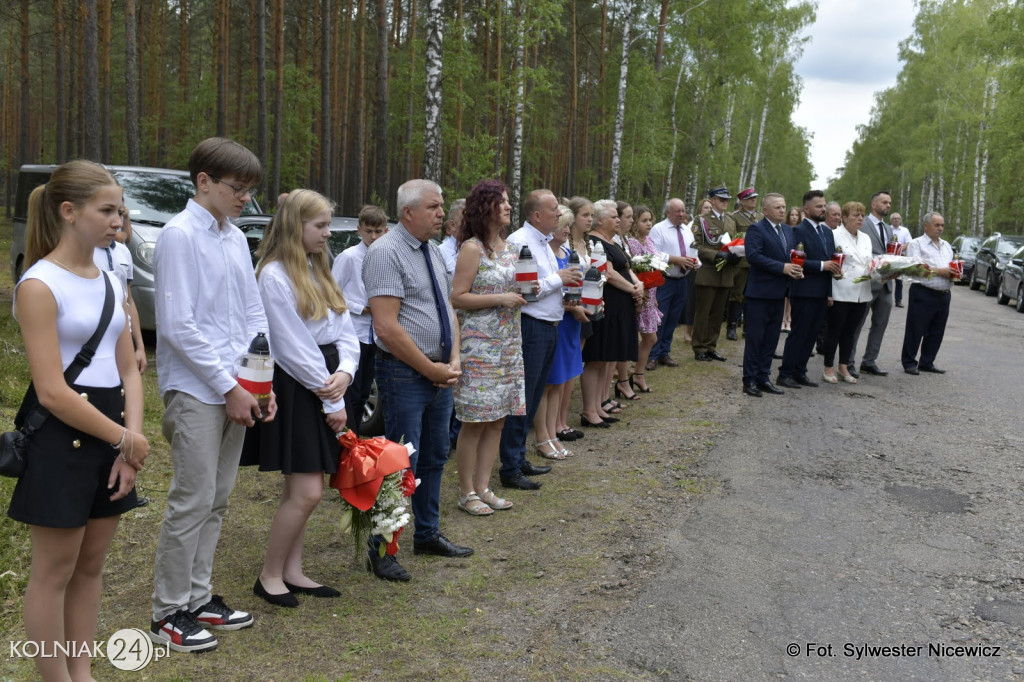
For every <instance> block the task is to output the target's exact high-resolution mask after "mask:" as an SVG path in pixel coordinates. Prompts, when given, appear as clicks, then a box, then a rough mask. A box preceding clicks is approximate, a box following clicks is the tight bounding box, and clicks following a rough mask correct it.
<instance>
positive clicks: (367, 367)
mask: <svg viewBox="0 0 1024 682" xmlns="http://www.w3.org/2000/svg"><path fill="white" fill-rule="evenodd" d="M356 229H357V231H358V232H359V239H360V241H359V243H358V244H356V245H355V246H350V247H349V248H347V249H345V250H344V251H342V252H341V253H340V254H338V257H337V258H335V259H334V265H333V266H332V268H331V274H332V275H333V276H334V281H335V282H337V283H338V288H339V289H341V293H343V294H344V295H345V303H347V304H348V311H349V314H350V317H351V318H352V326H353V327H354V328H355V330H356V335H357V336H358V337H359V366H358V368H357V369H356V374H355V377H353V379H352V383H351V384H349V387H348V390H347V391H346V392H345V409H346V411H347V412H348V427H349V428H350V429H352V430H353V431H355V432H356V433H359V428H360V425H361V422H362V416H363V407H364V406H365V405H366V400H367V398H369V396H370V388H371V386H372V385H373V374H374V372H373V366H374V361H375V359H376V354H377V347H376V345H374V343H373V315H371V314H370V304H369V303H368V302H367V299H366V287H365V286H363V259H364V258H366V250H367V249H368V248H370V245H371V244H373V243H374V242H375V241H377V239H379V238H380V237H382V236H383V235H384V234H385V233H386V232H387V231H388V217H387V214H385V213H384V211H383V209H381V208H380V207H378V206H365V207H364V208H363V210H361V211H359V225H358V227H357V228H356ZM360 435H362V434H360Z"/></svg>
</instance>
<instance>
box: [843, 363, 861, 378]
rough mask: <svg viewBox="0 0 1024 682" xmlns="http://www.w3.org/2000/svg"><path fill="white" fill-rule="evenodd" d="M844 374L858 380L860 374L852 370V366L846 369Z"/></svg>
mask: <svg viewBox="0 0 1024 682" xmlns="http://www.w3.org/2000/svg"><path fill="white" fill-rule="evenodd" d="M846 373H847V374H849V375H850V376H851V377H853V378H854V379H860V372H858V371H857V370H856V369H854V367H853V365H852V364H851V365H850V366H849V367H847V368H846Z"/></svg>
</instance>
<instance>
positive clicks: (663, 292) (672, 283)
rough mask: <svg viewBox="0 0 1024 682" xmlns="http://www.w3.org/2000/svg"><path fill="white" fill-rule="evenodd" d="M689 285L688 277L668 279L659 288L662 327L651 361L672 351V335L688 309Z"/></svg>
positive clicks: (657, 293) (659, 329) (652, 351)
mask: <svg viewBox="0 0 1024 682" xmlns="http://www.w3.org/2000/svg"><path fill="white" fill-rule="evenodd" d="M687 284H688V283H687V281H686V277H680V278H679V279H672V278H671V277H666V278H665V283H664V284H662V285H661V286H660V287H658V291H657V292H656V295H657V297H658V310H660V311H661V314H662V315H663V317H662V318H661V326H660V327H658V342H657V343H655V344H654V348H653V349H651V357H650V359H651V360H657V359H658V358H663V357H665V356H666V355H668V352H669V351H670V350H672V335H673V334H675V331H676V327H677V326H678V325H679V318H681V317H682V316H683V308H685V307H686V285H687Z"/></svg>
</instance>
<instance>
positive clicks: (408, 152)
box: [396, 0, 416, 182]
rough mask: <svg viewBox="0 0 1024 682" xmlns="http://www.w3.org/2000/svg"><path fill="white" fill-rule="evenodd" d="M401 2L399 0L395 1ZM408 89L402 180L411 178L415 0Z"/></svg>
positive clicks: (413, 3)
mask: <svg viewBox="0 0 1024 682" xmlns="http://www.w3.org/2000/svg"><path fill="white" fill-rule="evenodd" d="M396 1H397V2H401V0H396ZM408 41H409V70H408V73H409V89H408V91H407V92H406V99H405V167H404V170H403V173H402V176H403V178H402V180H403V182H404V181H405V180H409V179H411V178H412V116H413V111H412V109H413V106H412V105H413V85H414V84H415V83H416V71H415V66H416V0H409V31H408Z"/></svg>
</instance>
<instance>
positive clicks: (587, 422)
mask: <svg viewBox="0 0 1024 682" xmlns="http://www.w3.org/2000/svg"><path fill="white" fill-rule="evenodd" d="M580 426H582V427H584V428H588V429H610V428H611V425H610V424H608V423H607V422H606V421H605V420H603V419H602V420H601V421H599V422H597V423H596V424H594V423H593V422H591V421H590V420H589V419H587V418H586V417H585V416H583V415H582V414H581V415H580Z"/></svg>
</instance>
